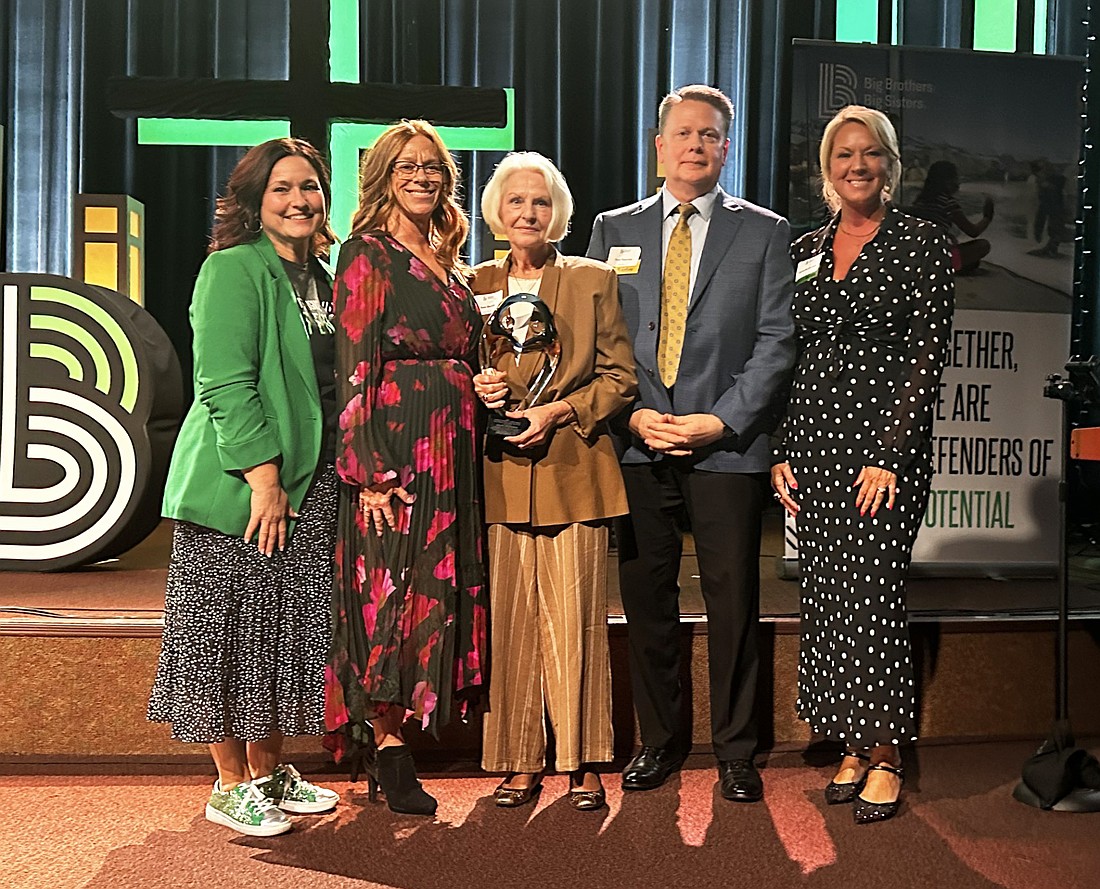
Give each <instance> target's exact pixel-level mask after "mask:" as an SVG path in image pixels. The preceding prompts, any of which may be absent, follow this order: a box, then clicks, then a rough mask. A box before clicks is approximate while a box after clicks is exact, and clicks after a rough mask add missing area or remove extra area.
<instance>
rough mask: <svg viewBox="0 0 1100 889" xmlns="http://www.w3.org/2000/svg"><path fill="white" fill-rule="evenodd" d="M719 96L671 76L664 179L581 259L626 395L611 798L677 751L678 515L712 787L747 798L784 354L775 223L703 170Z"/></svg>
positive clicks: (711, 164)
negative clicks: (631, 736)
mask: <svg viewBox="0 0 1100 889" xmlns="http://www.w3.org/2000/svg"><path fill="white" fill-rule="evenodd" d="M732 116H733V106H732V105H731V103H730V101H729V99H728V98H727V97H726V96H725V95H724V94H723V93H722V92H720V91H719V90H716V89H713V88H711V87H707V86H686V87H682V88H680V89H678V90H675V91H673V92H672V93H670V94H669V95H668V96H666V97H665V99H664V101H662V102H661V106H660V121H659V134H658V136H657V139H656V144H657V154H658V157H659V158H660V160H661V162H662V163H663V164H664V168H665V183H664V188H663V189H662V190H661V192H660V193H658V194H657V195H656V196H654V197H650V198H647V199H645V200H643V201H639V202H638V203H635V204H631V205H630V206H628V207H623V208H621V209H618V210H612V211H609V212H606V213H602V214H600V215H599V216H598V217H597V219H596V222H595V225H594V226H593V229H592V240H591V243H590V244H589V247H588V255H589V256H591V257H594V258H596V259H601V260H605V261H607V262H609V263H610V264H611V265H612V266H614V267H615V269H616V270H617V271H618V273H619V294H620V298H621V300H622V304H623V313H624V315H625V317H626V322H627V326H628V328H629V330H630V335H631V337H632V339H633V342H634V356H635V360H636V362H637V367H638V389H639V395H638V399H637V401H636V403H635V404H634V406H633V408H632V409H629V408H628V410H629V411H631V413H630V414H629V417H628V418H627V423H628V425H629V429H630V440H629V442H628V443H627V446H626V450H625V453H624V455H623V458H622V462H623V477H624V479H625V480H626V490H627V498H628V500H629V504H630V515H629V517H628V518H627V519H625V520H623V522H622V523H621V525H620V527H619V581H620V587H621V590H622V597H623V605H624V606H625V610H626V617H627V623H628V626H629V638H630V667H631V681H632V686H633V691H634V703H635V706H636V708H637V711H638V721H639V725H640V728H641V740H642V750H641V752H640V753H639V754H638V755H637V756H635V757H634V759H633V760H631V762H630V763H629V764H628V765H627V767H626V769H625V770H624V771H623V789H624V790H648V789H650V788H653V787H658V786H660V785H661V784H662V783H664V781H665V779H666V778H667V777H668V776H669V774H671V773H672V772H673V771H675V770H676V769H678V768H679V767H680V765H681V764H682V763H683V759H684V756H685V755H686V752H687V750H688V748H689V747H690V739H689V738H688V737H686V730H685V718H684V717H685V713H684V710H685V706H686V704H687V703H688V702H685V701H684V699H683V695H682V692H681V687H680V644H681V640H680V632H679V617H680V609H679V585H678V583H677V576H678V572H679V566H680V555H681V551H682V540H681V532H680V527H681V521H682V518H683V517H684V516H685V515H686V518H687V519H688V520H689V521H690V524H691V529H692V532H693V535H694V538H695V546H696V554H697V556H698V560H699V573H700V578H701V586H702V591H703V598H704V600H705V602H706V608H707V641H708V648H709V661H710V701H711V705H710V710H711V732H712V737H713V741H714V752H715V755H716V756H717V758H718V773H719V779H720V782H721V792H722V795H723V796H724V797H726V798H727V799H731V800H738V801H743V802H755V801H757V800H759V799H761V798H762V797H763V793H764V789H763V782H762V781H761V779H760V775H759V773H758V772H757V771H756V767H755V765H754V764H753V755H754V753H755V749H756V742H757V731H756V718H755V713H754V710H755V707H754V704H755V695H756V685H757V675H758V672H759V655H758V648H757V630H756V625H757V623H758V621H759V593H760V590H759V588H760V576H759V573H760V572H759V564H760V516H761V511H762V509H763V506H764V503H765V502H766V501H765V497H766V473H767V472H768V470H769V468H770V466H769V454H768V442H767V436H766V434H763V433H767V432H768V431H770V426H771V425H772V424H773V423H774V421H775V419H776V418H775V405H776V402H777V397H778V396H779V395H780V393H779V389H780V388H781V387H782V386H784V385H785V384H786V381H787V379H788V373H789V371H790V368H791V365H792V364H793V362H794V348H795V347H794V327H793V323H792V320H791V312H790V308H791V290H792V274H791V271H792V270H791V262H790V258H789V254H788V249H789V244H790V229H789V226H788V225H787V221H786V220H785V219H782V218H781V217H779V216H776V215H775V214H774V213H770V212H769V211H767V210H765V209H763V208H761V207H757V206H754V205H753V204H750V203H748V202H746V201H742V200H739V199H737V198H734V197H731V196H730V195H728V194H726V193H725V192H724V191H723V190H722V189H721V188H719V187H718V176H719V173H720V172H721V170H722V165H723V164H724V163H725V160H726V154H727V153H728V151H729V137H728V133H729V125H730V121H731V119H732Z"/></svg>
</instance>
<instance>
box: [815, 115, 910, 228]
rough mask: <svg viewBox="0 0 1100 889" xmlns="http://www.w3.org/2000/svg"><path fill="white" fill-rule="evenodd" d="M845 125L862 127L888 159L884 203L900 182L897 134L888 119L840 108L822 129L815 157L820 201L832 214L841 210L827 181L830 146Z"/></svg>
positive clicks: (838, 201)
mask: <svg viewBox="0 0 1100 889" xmlns="http://www.w3.org/2000/svg"><path fill="white" fill-rule="evenodd" d="M846 123H859V124H863V126H865V127H867V129H868V130H869V131H870V133H871V135H872V136H874V137H875V141H876V142H878V144H879V145H881V146H882V147H883V149H884V150H885V151H886V153H887V154H888V155H889V156H890V164H889V166H888V167H887V169H886V185H885V187H884V188H883V189H882V199H883V200H884V201H888V200H890V199H891V198H892V197H893V196H894V194H895V193H896V192H897V188H898V183H899V182H900V181H901V153H900V152H899V151H898V134H897V132H896V131H895V130H894V125H893V124H892V123H890V118H888V117H887V116H886V115H885V114H883V113H882V112H881V111H879V110H878V109H876V108H868V107H866V106H865V105H848V106H846V107H844V108H841V109H840V110H839V111H838V112H837V113H836V116H835V117H834V118H833V119H832V120H830V121H829V122H828V123H827V124H826V125H825V132H824V133H822V134H821V150H820V152H819V154H818V162H819V163H820V164H821V197H822V198H823V199H824V200H825V203H826V204H828V205H829V209H830V210H832V211H833V212H836V211H837V210H839V209H840V198H839V197H838V196H837V193H836V189H834V188H833V183H831V182H830V181H829V161H830V159H831V157H832V154H833V143H835V142H836V134H837V131H838V130H839V129H840V128H841V127H842V126H844V124H846Z"/></svg>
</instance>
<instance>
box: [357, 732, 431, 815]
mask: <svg viewBox="0 0 1100 889" xmlns="http://www.w3.org/2000/svg"><path fill="white" fill-rule="evenodd" d="M375 763H376V764H377V768H378V783H379V784H380V785H381V787H382V792H383V793H384V794H386V804H387V805H388V806H389V807H390V811H392V812H400V813H401V814H403V815H434V814H435V797H433V796H430V795H429V794H428V793H427V792H426V791H425V790H424V788H423V787H421V786H420V782H419V781H418V780H417V779H416V765H415V763H413V758H412V754H411V753H410V752H409V748H408V746H407V745H405V744H397V745H394V746H391V747H379V748H378V750H377V752H376V753H375ZM372 777H373V776H372Z"/></svg>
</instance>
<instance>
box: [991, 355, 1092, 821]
mask: <svg viewBox="0 0 1100 889" xmlns="http://www.w3.org/2000/svg"><path fill="white" fill-rule="evenodd" d="M1066 372H1067V374H1068V379H1066V378H1063V377H1062V376H1061V375H1060V374H1052V375H1051V376H1049V377H1047V384H1046V386H1045V387H1044V388H1043V395H1044V396H1046V397H1047V398H1057V399H1058V400H1059V401H1061V402H1062V461H1061V462H1062V477H1061V481H1060V482H1059V485H1058V539H1059V542H1060V545H1061V548H1060V551H1059V553H1058V625H1057V630H1056V634H1055V657H1054V661H1055V677H1054V695H1055V696H1054V725H1053V727H1052V729H1051V735H1050V738H1049V739H1048V740H1047V741H1046V742H1045V743H1044V744H1043V747H1041V748H1040V753H1042V752H1044V751H1050V753H1051V755H1052V756H1053V755H1054V753H1055V751H1061V750H1063V749H1066V748H1067V747H1068V748H1072V747H1073V744H1074V740H1073V733H1072V731H1071V730H1070V725H1069V553H1068V545H1067V540H1066V531H1067V525H1068V513H1069V462H1070V458H1071V449H1070V448H1071V442H1070V439H1071V432H1070V426H1071V415H1070V407H1071V405H1072V406H1074V407H1081V406H1086V405H1089V406H1091V405H1097V404H1100V358H1097V357H1096V356H1089V357H1088V358H1084V359H1082V358H1071V359H1070V361H1069V363H1068V364H1066ZM1012 796H1013V798H1014V799H1016V800H1018V801H1019V802H1021V803H1024V804H1025V805H1028V806H1034V807H1036V808H1039V809H1047V810H1051V811H1055V812H1100V790H1097V789H1093V788H1090V787H1073V788H1071V789H1069V791H1068V792H1067V793H1066V794H1065V795H1063V796H1062V797H1061V798H1060V799H1058V800H1057V801H1056V802H1054V804H1053V805H1044V803H1043V801H1042V800H1041V799H1040V797H1039V795H1038V794H1037V793H1036V792H1035V791H1034V790H1033V789H1032V788H1031V787H1030V786H1029V785H1028V784H1027V783H1025V782H1024V781H1020V783H1019V784H1017V785H1016V787H1015V789H1014V790H1013V791H1012Z"/></svg>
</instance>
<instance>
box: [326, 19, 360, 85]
mask: <svg viewBox="0 0 1100 889" xmlns="http://www.w3.org/2000/svg"><path fill="white" fill-rule="evenodd" d="M328 20H329V31H328V35H329V36H328V51H329V63H328V70H329V79H330V80H331V81H332V82H333V83H358V82H359V0H330V4H329V16H328Z"/></svg>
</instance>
